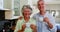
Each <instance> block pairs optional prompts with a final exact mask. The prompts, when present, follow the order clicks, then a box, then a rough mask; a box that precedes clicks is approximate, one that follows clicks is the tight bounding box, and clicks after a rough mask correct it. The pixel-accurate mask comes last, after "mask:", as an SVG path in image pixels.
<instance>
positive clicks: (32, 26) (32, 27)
mask: <svg viewBox="0 0 60 32" xmlns="http://www.w3.org/2000/svg"><path fill="white" fill-rule="evenodd" d="M30 27H31V29H32V30H33V32H37V27H36V25H34V24H31V25H30Z"/></svg>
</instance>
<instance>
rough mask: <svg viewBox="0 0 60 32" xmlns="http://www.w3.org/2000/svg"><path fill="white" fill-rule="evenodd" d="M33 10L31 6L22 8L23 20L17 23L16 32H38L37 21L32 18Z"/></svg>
mask: <svg viewBox="0 0 60 32" xmlns="http://www.w3.org/2000/svg"><path fill="white" fill-rule="evenodd" d="M31 14H32V8H31V7H30V6H29V5H24V6H23V7H22V15H23V18H22V19H21V20H18V21H17V24H16V28H15V31H14V32H37V28H36V21H35V20H34V19H33V18H30V15H31Z"/></svg>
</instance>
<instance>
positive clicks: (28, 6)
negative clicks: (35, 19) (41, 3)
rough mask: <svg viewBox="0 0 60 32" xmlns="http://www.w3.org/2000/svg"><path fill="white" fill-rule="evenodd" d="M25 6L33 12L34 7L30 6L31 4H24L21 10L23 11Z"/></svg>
mask: <svg viewBox="0 0 60 32" xmlns="http://www.w3.org/2000/svg"><path fill="white" fill-rule="evenodd" d="M25 8H28V9H30V11H31V13H32V8H31V7H30V5H23V7H22V10H21V12H22V13H23V10H24V9H25Z"/></svg>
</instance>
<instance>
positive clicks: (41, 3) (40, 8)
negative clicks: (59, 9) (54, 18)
mask: <svg viewBox="0 0 60 32" xmlns="http://www.w3.org/2000/svg"><path fill="white" fill-rule="evenodd" d="M38 9H39V11H40V12H44V11H45V10H44V1H38Z"/></svg>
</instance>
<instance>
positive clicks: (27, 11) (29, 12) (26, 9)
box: [23, 8, 31, 17]
mask: <svg viewBox="0 0 60 32" xmlns="http://www.w3.org/2000/svg"><path fill="white" fill-rule="evenodd" d="M30 15H31V11H30V9H29V8H24V11H23V16H24V17H30Z"/></svg>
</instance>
